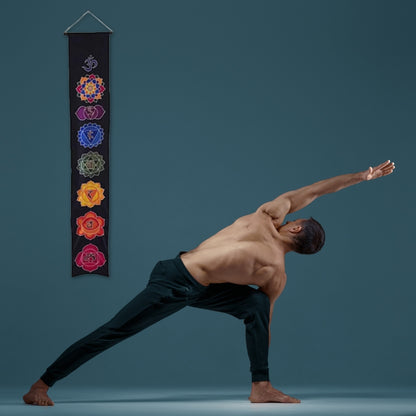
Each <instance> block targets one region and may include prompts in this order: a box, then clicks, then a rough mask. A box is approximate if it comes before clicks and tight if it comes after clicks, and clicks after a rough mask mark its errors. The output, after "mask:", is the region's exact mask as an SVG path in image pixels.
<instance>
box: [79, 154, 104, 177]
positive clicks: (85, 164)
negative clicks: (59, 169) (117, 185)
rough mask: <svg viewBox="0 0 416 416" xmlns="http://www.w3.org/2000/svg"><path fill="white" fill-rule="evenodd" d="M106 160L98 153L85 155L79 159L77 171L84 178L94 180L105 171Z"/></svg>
mask: <svg viewBox="0 0 416 416" xmlns="http://www.w3.org/2000/svg"><path fill="white" fill-rule="evenodd" d="M104 164H105V160H104V159H103V157H102V156H101V155H100V154H99V153H98V152H91V151H89V152H88V153H84V154H82V155H81V157H80V158H79V159H78V166H77V169H78V171H79V173H80V174H81V175H82V176H85V177H86V178H93V177H94V176H98V175H99V174H100V173H101V172H102V171H103V170H104Z"/></svg>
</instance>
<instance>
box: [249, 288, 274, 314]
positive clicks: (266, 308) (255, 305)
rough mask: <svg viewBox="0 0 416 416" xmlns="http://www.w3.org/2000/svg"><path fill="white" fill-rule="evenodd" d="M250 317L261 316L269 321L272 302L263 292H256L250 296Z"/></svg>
mask: <svg viewBox="0 0 416 416" xmlns="http://www.w3.org/2000/svg"><path fill="white" fill-rule="evenodd" d="M247 312H248V315H249V316H248V317H256V316H261V317H263V318H267V319H269V314H270V300H269V297H268V296H267V295H266V294H265V293H264V292H262V291H261V290H256V291H254V292H253V293H252V294H251V295H250V299H249V310H248V311H247Z"/></svg>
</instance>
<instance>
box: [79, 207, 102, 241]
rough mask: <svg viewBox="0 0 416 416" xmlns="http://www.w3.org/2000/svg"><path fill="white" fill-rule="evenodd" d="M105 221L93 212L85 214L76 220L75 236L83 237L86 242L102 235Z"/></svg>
mask: <svg viewBox="0 0 416 416" xmlns="http://www.w3.org/2000/svg"><path fill="white" fill-rule="evenodd" d="M104 224H105V219H104V218H102V217H100V216H99V215H97V214H96V213H95V212H93V211H89V212H87V213H86V214H85V215H83V216H82V217H78V218H77V226H78V228H77V235H79V236H84V237H85V238H86V239H88V240H92V239H94V238H95V237H101V236H103V235H104Z"/></svg>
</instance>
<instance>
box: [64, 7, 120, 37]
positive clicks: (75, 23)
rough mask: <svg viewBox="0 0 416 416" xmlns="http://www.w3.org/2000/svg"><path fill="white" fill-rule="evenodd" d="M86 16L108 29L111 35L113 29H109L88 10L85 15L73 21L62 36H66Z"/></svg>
mask: <svg viewBox="0 0 416 416" xmlns="http://www.w3.org/2000/svg"><path fill="white" fill-rule="evenodd" d="M87 14H89V15H91V16H92V17H93V18H94V19H95V20H97V21H98V22H99V23H101V24H102V25H103V26H104V27H105V28H106V29H108V30H109V31H110V32H111V33H113V29H111V27H109V26H107V25H106V24H105V23H104V22H103V21H102V20H101V19H99V18H98V17H97V16H96V15H95V14H94V13H93V12H91V11H90V10H87V11H86V12H85V13H83V14H82V15H81V16H80V17H79V18H78V19H77V20H75V22H74V23H72V25H70V26H69V27H68V28H67V29H66V30H65V32H64V35H66V34H68V32H69V31H70V30H71V29H72V28H73V27H74V26H76V25H77V24H78V23H79V22H80V21H81V20H82V19H83V18H84V17H85V16H86V15H87Z"/></svg>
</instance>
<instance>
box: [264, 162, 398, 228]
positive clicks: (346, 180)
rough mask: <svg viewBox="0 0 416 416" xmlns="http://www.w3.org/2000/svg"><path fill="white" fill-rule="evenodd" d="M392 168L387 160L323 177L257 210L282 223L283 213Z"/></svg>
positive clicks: (297, 208)
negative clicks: (351, 171)
mask: <svg viewBox="0 0 416 416" xmlns="http://www.w3.org/2000/svg"><path fill="white" fill-rule="evenodd" d="M394 168H395V166H394V163H393V162H390V160H387V161H386V162H384V163H382V164H380V165H378V166H376V167H375V168H373V167H371V166H370V167H369V168H368V169H367V170H365V171H363V172H357V173H348V174H345V175H339V176H335V177H333V178H329V179H324V180H322V181H319V182H315V183H313V184H312V185H308V186H304V187H303V188H299V189H296V190H294V191H289V192H286V193H284V194H282V195H280V196H278V197H277V198H276V199H274V200H273V201H270V202H266V203H265V204H263V205H262V206H260V208H259V209H258V211H263V212H265V213H266V214H268V215H270V216H271V217H272V218H273V219H275V220H277V221H278V222H280V223H282V222H283V219H284V217H285V215H287V214H290V213H292V212H296V211H299V210H300V209H302V208H304V207H306V206H307V205H309V204H310V203H311V202H313V201H314V200H315V199H316V198H318V197H320V196H322V195H325V194H329V193H332V192H337V191H340V190H341V189H344V188H347V187H349V186H352V185H356V184H357V183H360V182H362V181H369V180H372V179H376V178H380V177H382V176H386V175H389V174H390V173H392V172H393V170H394Z"/></svg>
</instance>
